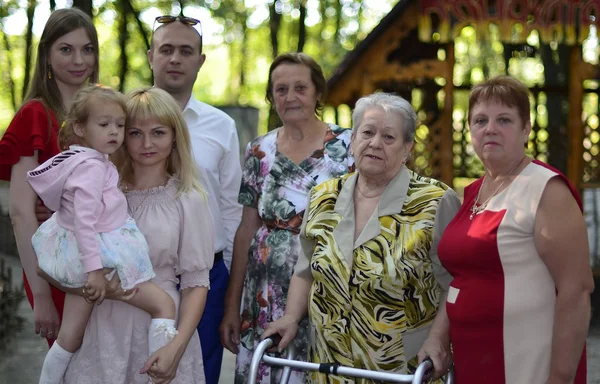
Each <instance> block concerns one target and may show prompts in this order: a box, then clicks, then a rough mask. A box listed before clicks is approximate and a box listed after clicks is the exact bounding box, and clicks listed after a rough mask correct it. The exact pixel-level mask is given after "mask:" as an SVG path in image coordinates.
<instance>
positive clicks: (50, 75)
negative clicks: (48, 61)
mask: <svg viewBox="0 0 600 384" xmlns="http://www.w3.org/2000/svg"><path fill="white" fill-rule="evenodd" d="M51 78H52V67H51V66H48V79H51Z"/></svg>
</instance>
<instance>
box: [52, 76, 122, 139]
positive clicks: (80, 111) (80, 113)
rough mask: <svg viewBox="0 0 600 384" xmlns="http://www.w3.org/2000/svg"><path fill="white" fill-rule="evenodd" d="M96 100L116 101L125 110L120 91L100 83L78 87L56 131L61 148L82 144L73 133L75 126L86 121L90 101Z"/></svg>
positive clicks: (88, 114)
mask: <svg viewBox="0 0 600 384" xmlns="http://www.w3.org/2000/svg"><path fill="white" fill-rule="evenodd" d="M96 100H101V101H104V102H112V103H116V104H118V105H119V106H120V107H121V108H122V109H123V112H126V111H127V105H126V103H125V96H124V95H123V94H122V93H121V92H118V91H115V90H114V89H112V88H110V87H105V86H104V85H100V84H94V85H89V86H87V87H84V88H82V89H80V90H79V91H77V93H75V95H74V96H73V102H72V103H71V108H69V112H68V113H67V118H66V119H65V122H64V123H63V125H62V126H61V127H60V131H59V132H58V146H59V147H60V148H61V149H62V150H65V149H67V148H69V145H72V144H83V142H82V140H81V138H80V137H79V136H77V135H76V134H75V126H76V125H77V124H85V123H87V120H88V118H89V117H90V111H91V104H92V101H96Z"/></svg>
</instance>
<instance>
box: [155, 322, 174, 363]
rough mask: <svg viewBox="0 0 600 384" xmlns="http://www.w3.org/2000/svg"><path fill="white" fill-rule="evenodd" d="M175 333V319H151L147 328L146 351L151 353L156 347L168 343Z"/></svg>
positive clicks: (158, 347)
mask: <svg viewBox="0 0 600 384" xmlns="http://www.w3.org/2000/svg"><path fill="white" fill-rule="evenodd" d="M176 335H177V330H176V329H175V320H173V319H152V322H151V323H150V329H148V352H149V355H152V354H153V353H154V352H156V351H157V350H158V349H160V348H162V347H164V346H165V345H167V344H169V342H170V341H171V340H173V339H174V338H175V336H176Z"/></svg>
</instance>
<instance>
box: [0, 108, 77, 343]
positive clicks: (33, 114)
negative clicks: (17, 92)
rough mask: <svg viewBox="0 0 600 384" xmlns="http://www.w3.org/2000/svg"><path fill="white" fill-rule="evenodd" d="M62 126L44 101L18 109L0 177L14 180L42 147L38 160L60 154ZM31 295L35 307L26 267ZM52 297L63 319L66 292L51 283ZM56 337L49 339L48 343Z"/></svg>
mask: <svg viewBox="0 0 600 384" xmlns="http://www.w3.org/2000/svg"><path fill="white" fill-rule="evenodd" d="M58 129H59V125H58V122H57V121H56V116H54V113H53V112H52V111H50V110H49V109H48V110H47V109H45V108H44V106H43V105H42V103H41V102H39V101H30V102H28V103H27V104H25V105H23V106H22V107H21V109H20V110H19V111H18V112H17V114H16V115H15V117H14V118H13V120H12V122H11V123H10V125H9V126H8V128H7V129H6V132H5V133H4V136H2V139H1V140H0V180H6V181H10V174H11V169H12V166H13V165H14V164H16V163H17V162H19V159H20V158H21V157H29V156H33V155H34V151H38V163H40V164H41V163H43V162H44V161H46V160H48V159H49V158H51V157H52V156H54V155H56V154H58V153H59V152H60V149H59V147H58ZM23 279H24V285H25V292H26V293H27V299H28V300H29V303H30V304H31V308H33V305H34V303H33V294H32V293H31V288H30V287H29V283H28V281H27V276H25V270H23ZM50 290H51V293H52V300H53V301H54V305H55V306H56V309H57V310H58V315H59V316H60V319H61V321H62V314H63V307H64V302H65V293H64V292H62V291H60V290H58V289H56V288H54V287H52V286H51V287H50ZM53 341H54V340H51V339H48V345H50V346H51V345H52V342H53Z"/></svg>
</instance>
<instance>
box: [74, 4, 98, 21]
mask: <svg viewBox="0 0 600 384" xmlns="http://www.w3.org/2000/svg"><path fill="white" fill-rule="evenodd" d="M73 7H75V8H79V9H81V10H82V11H83V12H85V13H87V14H88V15H89V16H90V17H92V18H93V17H94V14H93V12H92V11H93V10H94V5H93V4H92V0H73Z"/></svg>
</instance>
